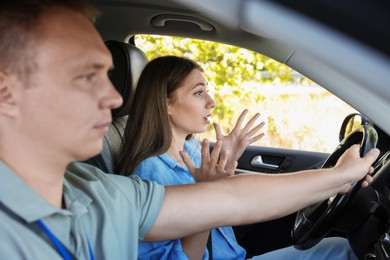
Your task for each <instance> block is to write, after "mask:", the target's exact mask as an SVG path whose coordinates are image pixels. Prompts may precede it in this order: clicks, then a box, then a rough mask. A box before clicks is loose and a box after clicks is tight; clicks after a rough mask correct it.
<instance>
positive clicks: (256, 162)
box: [251, 155, 279, 170]
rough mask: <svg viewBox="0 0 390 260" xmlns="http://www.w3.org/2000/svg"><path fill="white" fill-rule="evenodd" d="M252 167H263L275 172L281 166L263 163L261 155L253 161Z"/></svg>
mask: <svg viewBox="0 0 390 260" xmlns="http://www.w3.org/2000/svg"><path fill="white" fill-rule="evenodd" d="M251 166H254V167H262V168H266V169H271V170H275V169H277V168H279V165H277V164H270V163H265V162H263V157H262V156H261V155H257V156H255V157H254V158H253V159H252V161H251Z"/></svg>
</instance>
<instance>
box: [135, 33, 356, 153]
mask: <svg viewBox="0 0 390 260" xmlns="http://www.w3.org/2000/svg"><path fill="white" fill-rule="evenodd" d="M136 45H137V46H138V47H139V48H140V49H142V50H143V51H144V52H145V54H146V55H147V56H148V58H149V60H151V59H153V58H155V57H158V56H162V55H177V56H185V57H188V58H191V59H193V60H195V61H197V62H198V63H199V64H200V65H201V66H202V67H203V69H204V74H205V76H206V78H207V80H208V81H209V84H210V95H211V96H212V97H213V99H214V100H215V102H216V107H215V108H214V111H213V120H214V121H217V122H218V123H219V124H220V125H221V126H222V128H223V129H224V132H225V133H228V132H229V131H231V129H232V128H233V127H234V125H235V123H236V120H237V118H238V116H239V115H240V113H241V111H243V110H244V109H245V108H247V109H249V115H248V116H247V119H248V120H249V118H250V117H251V116H252V115H254V114H255V113H257V112H259V113H260V114H261V117H260V119H259V122H260V121H264V122H265V123H266V125H265V127H264V128H263V129H262V130H261V131H262V132H264V133H265V136H264V137H263V138H262V139H261V140H259V141H257V142H256V143H255V144H254V145H258V146H268V147H278V148H287V149H297V150H306V151H317V152H332V151H333V150H334V149H335V148H336V146H337V144H338V143H339V140H338V136H339V129H340V126H341V123H342V121H343V119H344V118H345V117H346V116H347V115H348V114H350V113H353V112H356V110H355V109H353V108H352V107H350V106H349V105H348V104H346V103H345V102H343V101H342V100H340V99H339V98H337V97H336V96H334V95H333V94H332V93H330V92H328V91H327V90H325V89H323V88H322V87H320V86H318V85H317V84H315V83H314V82H312V81H310V80H309V79H307V78H305V77H304V76H302V75H301V74H299V73H297V72H296V71H294V70H292V69H291V68H289V67H288V66H286V65H284V64H281V63H279V62H277V61H275V60H272V59H269V58H267V57H266V56H264V55H260V54H258V53H254V52H252V51H250V50H246V49H241V48H238V47H234V46H230V45H225V44H220V43H215V42H208V41H201V40H195V39H189V38H179V37H167V36H151V35H142V36H137V37H136ZM162 46H164V47H162ZM197 138H199V139H203V138H208V139H210V140H212V141H213V140H215V132H214V129H213V127H212V126H211V125H210V126H209V127H208V130H207V132H206V133H203V134H198V135H197Z"/></svg>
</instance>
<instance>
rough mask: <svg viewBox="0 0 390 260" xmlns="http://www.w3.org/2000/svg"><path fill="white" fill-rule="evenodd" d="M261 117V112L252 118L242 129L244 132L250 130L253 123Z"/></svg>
mask: <svg viewBox="0 0 390 260" xmlns="http://www.w3.org/2000/svg"><path fill="white" fill-rule="evenodd" d="M259 117H260V113H256V114H255V115H254V116H252V118H251V119H250V120H249V121H248V123H246V125H245V127H244V128H243V129H242V131H244V133H246V132H248V131H249V129H250V128H251V127H252V125H253V124H254V123H255V122H256V120H257V119H258V118H259Z"/></svg>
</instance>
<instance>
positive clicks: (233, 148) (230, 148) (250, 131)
mask: <svg viewBox="0 0 390 260" xmlns="http://www.w3.org/2000/svg"><path fill="white" fill-rule="evenodd" d="M247 114H248V110H247V109H245V110H244V111H243V112H242V113H241V115H240V117H239V118H238V120H237V123H236V125H235V126H234V128H233V130H232V131H231V132H230V133H229V134H227V135H223V133H222V129H221V126H220V125H219V124H218V123H213V125H214V129H215V133H216V138H217V140H221V141H222V142H223V146H222V152H226V151H227V152H229V155H230V156H229V158H228V161H227V164H226V166H227V167H229V166H230V163H231V162H233V161H238V159H239V158H240V157H241V155H242V153H243V152H244V151H245V149H246V148H247V147H248V145H250V144H252V143H254V142H256V141H257V140H259V139H260V138H262V137H263V136H264V133H260V134H257V133H258V131H259V130H260V129H261V128H262V127H263V126H264V124H265V123H264V122H261V123H260V124H257V125H256V126H254V127H253V128H252V126H253V124H254V123H255V122H256V120H257V119H258V118H259V116H260V114H259V113H256V114H255V115H254V116H253V117H252V118H251V119H250V120H249V121H248V122H247V123H246V125H245V126H244V128H241V127H242V124H243V121H244V119H245V116H246V115H247Z"/></svg>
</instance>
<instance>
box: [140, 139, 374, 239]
mask: <svg viewBox="0 0 390 260" xmlns="http://www.w3.org/2000/svg"><path fill="white" fill-rule="evenodd" d="M359 148H360V146H359V145H354V146H352V147H351V148H350V149H348V150H347V151H346V152H345V153H344V154H343V156H341V158H340V159H339V161H338V163H337V164H336V166H335V167H333V168H330V169H320V170H310V171H304V172H297V173H289V174H280V175H268V174H240V175H236V176H231V177H227V178H224V179H220V180H218V181H213V182H204V183H198V184H188V185H180V186H169V187H166V193H165V194H166V195H165V198H164V202H163V206H162V209H161V211H160V214H159V216H158V219H157V221H156V223H155V224H154V226H153V227H152V229H151V230H150V231H149V233H148V234H147V236H146V238H145V240H147V241H158V240H167V239H174V238H178V237H185V236H188V235H190V234H195V233H199V232H201V231H206V230H210V229H212V228H215V227H219V226H234V225H242V224H249V223H256V222H262V221H267V220H271V219H275V218H279V217H282V216H285V215H288V214H291V213H293V212H295V211H297V210H299V209H301V208H304V207H306V206H309V205H312V204H314V203H317V202H320V201H323V200H326V199H328V198H329V197H331V196H332V195H334V194H336V193H339V192H345V190H346V189H347V188H348V187H350V185H351V184H352V183H354V182H355V181H358V180H360V179H362V178H364V177H365V176H366V174H367V173H368V172H370V171H371V165H372V163H373V162H374V161H375V159H376V158H377V157H378V155H379V151H378V150H377V149H373V150H372V151H370V152H369V153H368V154H367V155H366V156H364V158H360V156H359ZM366 179H368V180H372V179H370V178H366ZM365 185H367V182H366V183H365Z"/></svg>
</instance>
